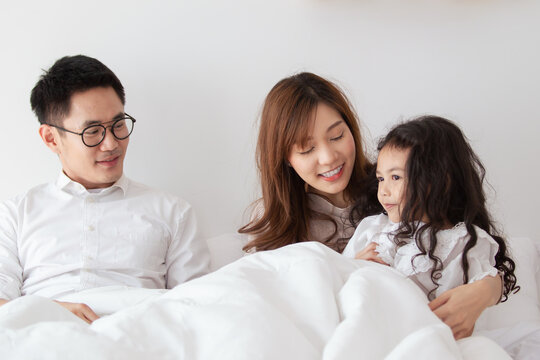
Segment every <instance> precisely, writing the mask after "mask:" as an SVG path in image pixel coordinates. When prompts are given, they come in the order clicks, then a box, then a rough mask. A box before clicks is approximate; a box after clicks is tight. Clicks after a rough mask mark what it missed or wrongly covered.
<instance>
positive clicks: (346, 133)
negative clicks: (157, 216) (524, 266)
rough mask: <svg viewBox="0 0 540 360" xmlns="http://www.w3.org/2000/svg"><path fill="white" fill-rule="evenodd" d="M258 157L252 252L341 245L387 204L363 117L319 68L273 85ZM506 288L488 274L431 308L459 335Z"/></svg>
mask: <svg viewBox="0 0 540 360" xmlns="http://www.w3.org/2000/svg"><path fill="white" fill-rule="evenodd" d="M256 156H257V166H258V169H259V173H260V180H261V188H262V198H261V199H260V200H259V201H258V202H257V203H256V205H255V207H254V210H253V216H252V220H251V222H250V223H248V224H247V225H245V226H244V227H242V228H241V229H240V230H239V232H240V233H245V234H248V235H249V238H250V242H249V243H248V244H247V245H246V246H245V247H244V250H246V251H261V250H270V249H277V248H279V247H282V246H285V245H289V244H293V243H297V242H301V241H309V240H315V241H320V242H322V243H324V244H326V245H328V246H329V247H331V248H332V249H334V250H336V251H338V252H341V251H343V249H344V247H345V246H346V245H347V242H348V240H349V238H350V237H351V236H352V234H353V233H354V228H355V227H356V225H357V224H358V223H359V221H360V220H362V219H363V218H364V217H366V216H369V215H373V214H377V213H380V212H381V211H382V208H381V207H380V205H379V203H378V202H377V183H376V178H375V175H374V173H373V164H371V163H370V162H369V160H368V159H367V158H366V155H365V152H364V148H363V142H362V138H361V134H360V130H359V126H358V119H357V116H356V115H355V113H354V111H353V108H352V106H351V105H350V103H349V101H348V100H347V98H346V97H345V95H344V94H343V92H342V91H341V90H340V89H339V88H338V87H337V86H336V85H334V84H332V83H331V82H329V81H327V80H325V79H323V78H321V77H319V76H317V75H315V74H311V73H300V74H297V75H294V76H291V77H288V78H285V79H283V80H281V81H280V82H278V83H277V84H276V85H275V86H274V87H273V88H272V90H271V91H270V93H269V94H268V96H267V98H266V100H265V104H264V107H263V111H262V115H261V124H260V130H259V138H258V142H257V154H256ZM501 293H502V283H501V278H500V276H497V277H486V278H484V279H483V280H479V281H476V282H474V283H472V284H467V285H462V286H459V287H457V288H454V289H452V290H449V291H447V292H445V293H443V294H442V295H441V296H439V297H438V298H436V299H435V300H433V301H432V302H431V303H430V308H431V309H432V310H433V311H434V313H435V314H436V315H437V316H438V317H439V318H441V319H442V320H443V321H444V322H445V323H446V324H447V325H449V326H450V328H451V329H452V331H453V333H454V336H455V337H456V339H459V338H462V337H466V336H469V335H470V334H471V333H472V331H473V329H474V323H475V322H476V319H477V318H478V317H479V316H480V314H481V313H482V311H483V310H484V309H485V308H487V307H488V306H491V305H494V304H496V303H497V302H498V301H499V300H500V297H501Z"/></svg>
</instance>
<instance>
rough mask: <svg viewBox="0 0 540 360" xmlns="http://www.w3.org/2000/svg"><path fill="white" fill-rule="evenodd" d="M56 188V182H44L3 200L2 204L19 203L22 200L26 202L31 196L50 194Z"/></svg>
mask: <svg viewBox="0 0 540 360" xmlns="http://www.w3.org/2000/svg"><path fill="white" fill-rule="evenodd" d="M53 188H54V183H53V182H49V183H44V184H39V185H36V186H34V187H32V188H30V189H28V190H26V191H24V192H22V193H19V194H17V195H15V196H13V197H11V198H8V199H6V200H3V201H2V202H1V204H2V205H7V204H9V205H18V204H20V203H22V202H24V201H25V200H26V199H28V198H29V197H39V196H44V195H46V194H50V192H51V190H52V189H53Z"/></svg>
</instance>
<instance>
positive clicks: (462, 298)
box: [429, 275, 502, 340]
mask: <svg viewBox="0 0 540 360" xmlns="http://www.w3.org/2000/svg"><path fill="white" fill-rule="evenodd" d="M501 294H502V282H501V276H500V275H497V276H486V277H485V278H483V279H481V280H478V281H475V282H473V283H470V284H465V285H461V286H458V287H456V288H454V289H450V290H448V291H445V292H444V293H442V294H441V295H440V296H439V297H437V298H436V299H435V300H433V301H432V302H430V303H429V307H430V309H431V310H432V311H433V312H434V313H435V315H437V316H438V317H439V318H440V319H441V320H442V321H444V323H445V324H446V325H448V326H449V327H450V328H451V329H452V332H453V333H454V337H455V338H456V340H458V339H461V338H464V337H467V336H470V335H471V334H472V332H473V330H474V324H475V323H476V320H477V319H478V317H479V316H480V314H482V311H484V310H485V309H486V308H487V307H489V306H492V305H495V304H497V303H498V302H499V300H500V298H501Z"/></svg>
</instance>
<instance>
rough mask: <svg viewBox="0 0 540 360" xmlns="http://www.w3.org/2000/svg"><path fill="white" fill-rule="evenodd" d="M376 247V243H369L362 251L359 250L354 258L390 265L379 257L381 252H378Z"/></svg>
mask: <svg viewBox="0 0 540 360" xmlns="http://www.w3.org/2000/svg"><path fill="white" fill-rule="evenodd" d="M376 247H377V244H376V243H374V242H372V243H369V244H368V245H367V246H366V247H365V248H364V249H362V251H360V252H358V253H357V254H356V256H355V257H354V258H355V259H360V260H369V261H373V262H376V263H379V264H383V265H388V264H387V263H385V262H384V261H382V260H381V258H380V257H379V253H378V252H377V250H375V248H376Z"/></svg>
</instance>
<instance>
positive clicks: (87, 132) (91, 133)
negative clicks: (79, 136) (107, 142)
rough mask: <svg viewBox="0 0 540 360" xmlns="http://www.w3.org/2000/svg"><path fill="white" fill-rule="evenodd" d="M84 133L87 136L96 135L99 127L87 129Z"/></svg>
mask: <svg viewBox="0 0 540 360" xmlns="http://www.w3.org/2000/svg"><path fill="white" fill-rule="evenodd" d="M84 133H85V134H86V135H88V136H94V135H97V134H99V129H98V128H94V129H88V130H86V131H85V132H84Z"/></svg>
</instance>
